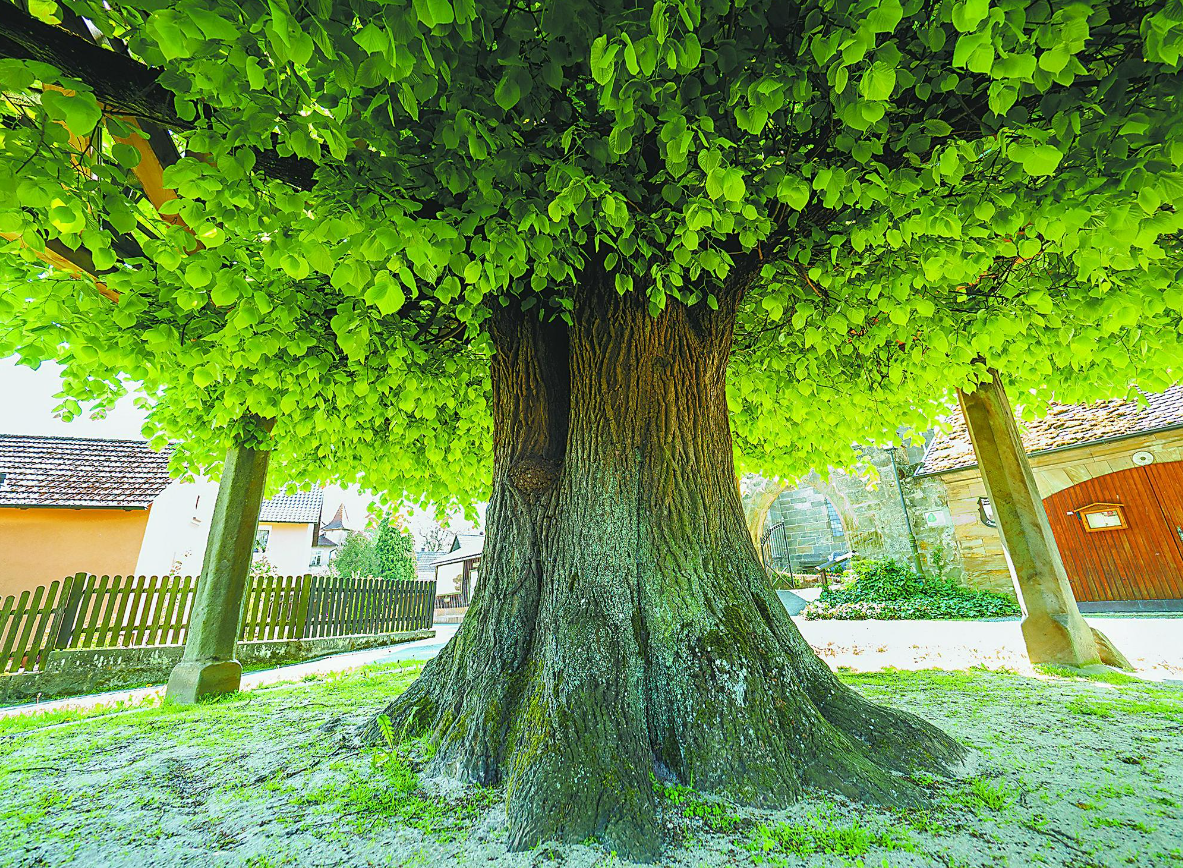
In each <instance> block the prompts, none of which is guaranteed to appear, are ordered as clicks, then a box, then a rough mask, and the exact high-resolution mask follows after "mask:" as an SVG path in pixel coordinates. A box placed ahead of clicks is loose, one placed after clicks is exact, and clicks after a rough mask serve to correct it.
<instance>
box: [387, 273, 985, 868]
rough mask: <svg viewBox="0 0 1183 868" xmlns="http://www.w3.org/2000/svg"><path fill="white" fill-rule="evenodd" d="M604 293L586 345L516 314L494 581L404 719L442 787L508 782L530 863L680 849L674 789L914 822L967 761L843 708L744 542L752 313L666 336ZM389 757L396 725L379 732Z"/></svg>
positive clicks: (593, 308) (497, 382)
mask: <svg viewBox="0 0 1183 868" xmlns="http://www.w3.org/2000/svg"><path fill="white" fill-rule="evenodd" d="M608 286H609V283H608V281H607V280H606V279H605V278H603V277H602V276H601V278H600V279H598V280H594V281H589V285H588V287H587V289H586V290H585V291H584V292H582V293H581V295H580V297H579V298H577V300H576V308H575V312H574V322H573V325H572V326H570V328H567V327H566V326H565V325H563V324H561V323H559V324H557V325H553V324H552V325H543V324H540V323H538V322H536V321H532V320H526V319H524V318H515V317H513V316H512V315H510V314H507V313H504V312H503V313H499V314H498V315H497V316H496V317H495V318H494V323H493V327H492V333H493V338H494V342H495V346H496V348H497V351H496V354H495V357H494V360H493V366H492V378H493V413H494V420H495V421H494V424H495V428H494V430H495V439H494V474H493V477H494V480H493V491H492V497H491V500H490V504H489V510H488V525H487V537H486V540H487V542H486V546H485V553H484V557H483V560H482V564H481V578H480V584H479V586H478V588H477V591H476V595H475V598H474V600H473V604H472V607H471V608H470V609H469V612H468V614H467V616H466V617H465V620H464V623H463V625H462V626H461V628H460V630H459V631H458V633H457V634H456V636H455V638H454V639H453V640H452V641H451V642H450V643H449V644H448V646H447V647H446V648H445V649H444V650H443V652H442V653H441V654H440V655H439V656H438V657H436V658H435V659H434V660H433V661H431V662H430V663H429V664H428V665H427V666H426V667H425V669H424V671H423V674H422V676H421V677H420V678H419V679H418V680H417V681H416V682H415V683H414V684H413V685H412V686H411V688H410V689H409V690H408V691H407V692H406V693H404V694H403V695H402V696H400V697H398V698H397V699H396V700H395V701H394V702H392V703H391V704H390V705H389V706H388V707H387V709H386V710H385V712H384V714H386V715H387V716H388V717H389V718H390V720H391V722H392V723H393V724H394V727H395V731H396V732H399V733H401V734H402V735H405V736H418V735H427V736H428V737H429V738H430V739H431V740H432V741H433V743H434V744H435V745H436V748H437V749H436V751H435V753H434V757H433V759H432V761H431V766H432V770H433V771H434V772H437V773H444V774H449V775H458V776H461V777H463V778H466V779H468V780H471V781H473V782H476V783H482V784H495V783H503V784H504V785H505V789H506V798H507V810H508V814H509V819H510V826H511V829H510V837H509V844H510V847H511V848H512V849H525V848H528V847H531V846H533V845H534V844H536V843H538V842H540V841H544V840H548V839H558V840H562V841H581V840H584V839H585V838H587V837H589V836H594V837H596V838H598V839H600V840H601V841H603V842H604V843H605V844H606V845H608V846H610V847H611V848H613V849H614V850H616V851H617V852H618V853H619V854H620V855H622V856H626V857H629V858H634V859H650V858H653V857H655V856H656V855H657V853H658V850H659V848H660V845H661V840H660V833H659V826H658V819H657V805H656V803H655V797H654V788H653V784H652V780H651V776H652V775H656V776H657V777H658V778H662V779H666V780H676V781H679V782H682V783H684V784H687V785H689V786H693V787H695V788H697V789H699V790H702V791H706V792H713V793H717V794H720V795H725V796H728V797H730V798H733V799H736V800H738V801H740V802H743V803H745V804H754V805H761V806H768V807H777V806H783V805H785V804H787V803H788V802H790V801H792V800H794V799H795V798H797V797H798V796H799V795H801V793H802V791H803V789H804V788H805V787H807V786H816V787H820V788H823V789H826V790H829V791H832V792H836V793H840V794H842V795H845V796H848V797H850V798H855V799H863V800H869V801H873V802H877V803H883V804H888V805H902V804H911V803H913V802H915V801H916V800H917V798H918V793H917V791H916V790H915V789H914V788H913V787H912V785H911V784H909V783H908V781H907V780H906V779H904V778H903V777H902V776H900V775H899V774H897V773H899V772H910V771H914V770H921V769H922V770H926V771H934V772H943V771H946V770H947V769H948V768H949V766H951V765H952V764H955V763H956V762H958V761H959V760H960V759H961V757H962V756H963V748H961V746H960V745H958V744H957V743H956V742H954V741H953V740H952V739H950V738H948V737H947V736H945V735H944V734H943V733H941V732H940V731H939V730H937V729H935V728H933V727H932V726H930V725H928V724H926V723H924V722H923V721H921V720H919V719H918V718H916V717H914V716H912V715H910V714H906V713H903V712H897V711H889V710H887V709H884V708H880V707H878V706H875V705H873V704H871V703H869V702H867V701H866V700H864V699H862V698H861V697H860V696H859V695H858V694H856V693H855V692H853V691H851V690H850V689H848V688H846V687H844V686H843V685H842V684H841V683H840V682H839V681H838V680H837V679H836V678H835V677H834V675H833V674H832V673H831V672H830V670H829V668H828V667H827V666H826V665H825V664H824V663H823V662H822V661H821V660H820V659H818V657H817V656H816V655H815V654H814V653H813V652H812V650H811V649H810V648H809V646H808V645H807V644H806V642H805V640H804V639H803V638H802V637H801V634H800V633H799V632H798V631H797V629H796V627H795V626H794V625H793V623H792V621H791V620H790V619H789V617H788V615H787V614H786V612H785V610H784V607H783V606H782V605H781V604H780V602H779V600H778V599H777V597H776V594H775V592H773V591H772V589H771V587H770V585H769V583H768V581H767V579H766V577H765V575H764V571H763V568H762V567H761V566H760V564H759V561H758V559H757V556H756V551H755V548H754V546H753V544H752V540H751V537H750V536H749V535H748V533H747V529H746V526H745V523H744V513H743V509H742V506H741V504H740V500H739V495H738V490H737V486H736V480H735V471H734V466H733V457H732V446H731V433H730V428H729V424H728V417H727V404H726V399H725V386H724V383H725V372H726V366H727V357H728V353H729V350H730V345H731V332H732V326H733V323H734V318H735V306H736V305H737V304H738V291H737V292H736V293H735V297H734V298H730V299H725V300H723V301H722V302H721V304H720V308H719V310H717V311H712V310H710V309H709V308H707V307H706V306H705V305H699V306H696V307H694V308H687V307H685V306H682V305H680V304H676V303H675V304H672V305H671V306H670V307H668V308H667V309H666V310H665V311H664V312H663V313H662V314H661V315H659V316H657V317H651V316H650V315H649V313H648V311H647V310H646V308H645V307H644V306H643V304H642V303H641V302H639V301H638V300H636V299H635V298H634V297H632V296H631V295H630V296H626V297H623V298H621V297H619V296H617V295H616V293H615V292H614V291H612V290H611V289H608V288H607V287H608ZM370 733H371V737H374V738H376V737H377V726H376V725H374V726H372V727H371V730H370Z"/></svg>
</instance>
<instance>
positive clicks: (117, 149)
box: [111, 142, 140, 169]
mask: <svg viewBox="0 0 1183 868" xmlns="http://www.w3.org/2000/svg"><path fill="white" fill-rule="evenodd" d="M111 158H112V159H113V160H114V161H115V162H116V163H118V164H119V165H121V166H123V168H125V169H134V168H135V167H136V166H138V165H139V164H140V152H139V151H138V150H136V149H135V148H134V147H132V146H131V145H129V144H126V143H124V142H116V143H115V144H113V145H111Z"/></svg>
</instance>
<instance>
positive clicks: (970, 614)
mask: <svg viewBox="0 0 1183 868" xmlns="http://www.w3.org/2000/svg"><path fill="white" fill-rule="evenodd" d="M851 572H852V574H853V576H854V578H853V580H852V581H850V582H848V583H846V584H845V585H843V586H841V587H837V588H827V589H825V590H823V591H822V593H821V596H820V597H818V599H817V600H816V601H815V602H813V603H810V604H809V605H808V606H807V607H806V608H805V610H804V612H802V614H803V615H804V616H805V618H806V619H807V620H810V621H817V620H824V619H834V620H841V621H861V620H865V619H875V620H881V621H902V620H912V619H916V620H930V619H943V620H952V619H960V618H966V619H968V618H1006V617H1012V616H1017V615H1020V614H1022V611H1021V610H1020V609H1019V604H1018V603H1017V602H1016V601H1015V600H1014V598H1013V597H1009V596H1007V595H1005V594H1000V593H997V592H996V591H979V590H974V589H972V588H966V587H962V586H961V585H959V584H957V583H956V582H954V581H952V580H951V579H946V578H939V577H930V576H924V575H921V574H920V573H917V572H916V571H915V570H913V569H911V568H910V567H907V566H905V565H903V564H901V563H899V562H898V561H895V560H892V559H890V558H885V559H882V560H877V561H866V560H863V561H856V562H855V564H854V566H853V568H852V571H851Z"/></svg>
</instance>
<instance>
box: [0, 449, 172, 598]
mask: <svg viewBox="0 0 1183 868" xmlns="http://www.w3.org/2000/svg"><path fill="white" fill-rule="evenodd" d="M168 486H169V475H168V455H167V454H164V453H160V452H153V451H152V450H151V449H149V448H148V444H147V443H145V442H143V441H139V440H96V439H88V438H81V437H38V436H27V435H17V434H0V543H2V544H3V550H4V556H3V557H2V558H0V598H2V597H4V596H7V595H9V594H17V593H20V592H21V591H24V590H27V589H29V588H35V587H36V586H38V585H43V584H48V583H49V582H51V581H54V580H56V579H61V578H63V577H64V576H68V575H73V574H74V573H77V572H89V573H98V574H110V575H114V574H117V573H118V574H125V573H128V572H131V571H132V570H133V569H134V568H135V566H136V560H137V558H138V557H139V552H140V547H141V545H142V544H143V541H144V535H145V532H146V530H147V527H148V521H149V518H150V517H151V514H152V509H153V505H154V503H155V501H156V499H157V498H158V497H159V496H160V495H161V493H163V492H164V490H165V489H166V488H168Z"/></svg>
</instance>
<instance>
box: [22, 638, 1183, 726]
mask: <svg viewBox="0 0 1183 868" xmlns="http://www.w3.org/2000/svg"><path fill="white" fill-rule="evenodd" d="M1085 620H1087V621H1088V622H1089V624H1091V625H1092V626H1094V627H1096V628H1097V629H1098V630H1100V631H1101V632H1103V633H1105V634H1106V635H1107V636H1108V637H1109V638H1110V639H1111V640H1113V643H1114V644H1115V645H1116V646H1117V647H1118V648H1120V649H1121V651H1122V652H1123V653H1124V654H1125V655H1126V656H1127V657H1128V658H1129V659H1130V661H1131V662H1132V663H1133V664H1134V666H1135V667H1136V668H1137V670H1138V674H1139V675H1141V676H1142V677H1144V678H1151V679H1154V680H1159V681H1163V680H1170V681H1175V682H1180V683H1183V618H1178V617H1175V618H1172V617H1161V618H1159V617H1146V616H1133V617H1089V618H1086V619H1085ZM793 621H794V622H795V623H796V624H797V626H798V627H799V628H800V629H801V633H802V634H803V635H804V636H805V639H806V640H807V641H808V642H809V644H810V645H812V646H813V647H814V649H815V650H816V651H817V652H818V654H820V655H821V657H822V658H823V659H824V660H825V661H826V662H827V663H829V664H830V666H832V667H834V668H837V667H840V666H844V667H849V668H851V669H854V670H857V671H864V672H865V671H874V670H879V669H886V668H888V667H894V668H896V669H967V668H969V667H971V666H985V667H987V668H990V669H1002V668H1006V669H1012V670H1014V671H1016V672H1022V673H1034V671H1035V670H1034V669H1033V668H1032V666H1031V663H1030V661H1028V660H1027V655H1026V651H1025V649H1024V647H1023V635H1022V632H1021V631H1020V630H1019V621H1018V619H1017V618H1016V619H1010V620H1004V621H805V620H803V619H801V618H794V619H793ZM457 626H458V625H456V624H436V625H435V631H436V635H435V638H432V639H422V640H420V641H418V642H408V643H406V644H404V645H393V646H390V647H388V648H374V649H370V650H367V651H352V652H349V653H346V654H335V655H333V656H331V657H322V658H321V659H319V660H310V661H308V662H306V663H296V664H293V665H291V666H280V667H278V668H276V669H267V670H262V671H258V672H248V673H246V674H245V675H243V677H242V687H243V689H244V690H250V689H252V688H255V687H261V686H263V685H265V684H274V683H276V682H279V681H299V680H300V679H301V678H303V677H304V676H305V675H311V674H316V675H322V674H324V673H327V672H346V671H349V670H352V669H357V668H359V667H362V666H370V665H374V664H381V663H391V662H394V661H396V660H428V659H430V658H432V657H434V656H435V655H436V654H437V653H438V652H439V650H440V649H441V648H443V647H444V645H445V644H446V643H447V641H448V640H449V639H451V638H452V636H453V635H454V634H455V632H456V630H457ZM163 692H164V686H163V685H160V686H156V687H143V688H139V689H137V690H119V691H112V692H110V693H95V694H91V695H89V696H75V697H71V698H69V699H55V700H49V701H47V702H40V703H35V704H29V705H14V706H8V707H6V708H0V717H6V716H8V715H11V714H27V713H29V712H34V711H52V710H58V709H66V708H93V707H95V706H99V705H117V704H119V703H132V702H138V701H140V700H142V699H144V698H145V697H148V696H157V695H160V694H162V693H163Z"/></svg>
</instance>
